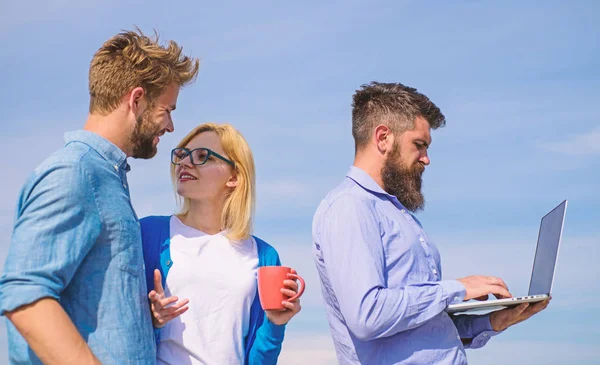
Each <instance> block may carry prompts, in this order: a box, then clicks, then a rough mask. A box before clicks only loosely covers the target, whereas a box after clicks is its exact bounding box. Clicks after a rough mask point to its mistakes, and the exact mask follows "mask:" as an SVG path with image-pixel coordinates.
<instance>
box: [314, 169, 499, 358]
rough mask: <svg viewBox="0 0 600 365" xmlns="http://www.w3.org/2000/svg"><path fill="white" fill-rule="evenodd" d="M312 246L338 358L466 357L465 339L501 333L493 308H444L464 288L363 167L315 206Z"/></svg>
mask: <svg viewBox="0 0 600 365" xmlns="http://www.w3.org/2000/svg"><path fill="white" fill-rule="evenodd" d="M313 250H314V254H315V263H316V266H317V270H318V271H319V275H320V279H321V289H322V294H323V297H324V300H325V304H326V307H327V317H328V320H329V325H330V329H331V333H332V336H333V342H334V345H335V349H336V353H337V357H338V361H339V363H340V364H369V365H383V364H440V365H445V364H466V363H467V358H466V354H465V349H464V346H463V343H462V341H461V338H462V339H470V341H469V343H470V345H469V347H470V348H478V347H482V346H483V345H485V344H486V343H487V341H488V340H489V338H490V337H491V336H493V335H495V334H496V333H495V332H494V331H493V330H492V328H491V324H490V319H489V315H485V316H464V315H463V316H456V317H453V316H450V315H448V314H447V313H446V312H445V311H444V310H445V308H446V307H447V306H448V305H449V304H451V303H457V302H461V301H463V300H464V296H465V287H464V286H463V285H462V284H461V283H460V282H458V281H457V280H442V267H441V263H440V254H439V251H438V250H437V248H436V246H435V245H434V244H433V243H432V242H431V241H430V239H429V238H428V237H427V234H426V233H425V231H424V230H423V228H422V226H421V224H420V223H419V221H418V220H417V219H416V218H415V217H414V216H413V215H411V214H410V212H408V211H407V210H406V208H404V206H402V204H401V203H400V202H399V201H398V199H397V198H396V197H395V196H393V195H390V194H387V193H386V192H385V191H384V190H383V189H382V188H381V187H380V186H379V185H378V184H377V183H376V182H375V181H374V180H373V179H372V178H371V177H370V176H369V175H368V174H367V173H365V172H364V171H362V170H361V169H359V168H357V167H351V168H350V171H349V172H348V174H347V176H346V178H345V180H344V181H343V182H342V183H341V184H340V185H339V186H338V187H336V188H335V189H334V190H333V191H331V192H330V193H329V194H328V195H327V197H326V198H325V199H324V200H323V201H322V202H321V204H320V206H319V208H318V209H317V212H316V214H315V217H314V221H313Z"/></svg>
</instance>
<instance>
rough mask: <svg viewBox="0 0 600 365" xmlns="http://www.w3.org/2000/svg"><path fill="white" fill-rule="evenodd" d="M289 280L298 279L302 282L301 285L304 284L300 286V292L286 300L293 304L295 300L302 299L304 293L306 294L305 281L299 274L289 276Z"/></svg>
mask: <svg viewBox="0 0 600 365" xmlns="http://www.w3.org/2000/svg"><path fill="white" fill-rule="evenodd" d="M287 276H288V279H297V280H300V284H302V285H301V286H300V290H299V291H298V292H297V293H296V295H294V296H293V297H291V298H289V299H286V302H293V301H294V300H296V299H298V298H300V297H301V296H302V293H304V288H305V286H304V279H302V276H300V275H297V274H287Z"/></svg>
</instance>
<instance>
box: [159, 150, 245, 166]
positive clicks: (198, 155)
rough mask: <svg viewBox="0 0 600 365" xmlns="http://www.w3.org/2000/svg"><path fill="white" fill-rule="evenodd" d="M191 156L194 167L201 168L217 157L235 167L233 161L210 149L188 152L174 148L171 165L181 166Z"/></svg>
mask: <svg viewBox="0 0 600 365" xmlns="http://www.w3.org/2000/svg"><path fill="white" fill-rule="evenodd" d="M188 156H190V162H191V163H192V165H195V166H199V165H204V164H205V163H206V161H208V158H209V157H210V156H215V157H216V158H218V159H221V160H223V161H225V162H227V163H228V164H230V165H231V167H235V164H234V163H233V161H231V160H228V159H226V158H225V157H223V156H221V155H219V154H218V153H216V152H215V151H213V150H210V149H208V148H194V149H193V150H191V151H190V150H188V149H187V148H183V147H182V148H174V149H173V150H172V151H171V163H172V164H173V165H179V164H181V162H182V161H183V160H185V158H186V157H188Z"/></svg>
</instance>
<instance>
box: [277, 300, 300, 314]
mask: <svg viewBox="0 0 600 365" xmlns="http://www.w3.org/2000/svg"><path fill="white" fill-rule="evenodd" d="M281 305H283V307H284V308H285V309H289V310H291V311H292V312H294V313H298V312H300V309H302V307H301V306H300V300H298V299H297V300H295V301H294V302H288V301H285V300H284V301H283V302H281Z"/></svg>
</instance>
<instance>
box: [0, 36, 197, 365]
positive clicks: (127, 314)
mask: <svg viewBox="0 0 600 365" xmlns="http://www.w3.org/2000/svg"><path fill="white" fill-rule="evenodd" d="M198 66H199V61H198V60H197V59H192V58H190V57H187V56H184V55H182V49H181V47H180V46H178V45H177V44H176V43H175V42H173V41H171V42H169V43H168V45H167V46H162V45H160V44H159V43H158V37H155V38H154V39H151V38H149V37H147V36H145V35H144V34H143V33H142V32H141V31H139V30H136V31H127V32H122V33H120V34H117V35H116V36H114V37H112V38H111V39H109V40H108V41H107V42H106V43H104V45H102V47H101V48H100V49H99V50H98V51H97V52H96V54H95V55H94V57H93V59H92V62H91V65H90V72H89V92H90V109H89V116H88V119H87V122H86V124H85V127H84V129H83V130H80V131H75V132H69V133H67V134H66V135H65V140H66V144H65V146H64V147H63V148H61V149H60V150H58V151H57V152H55V153H53V154H52V155H50V157H48V158H47V159H46V160H45V161H44V162H42V164H41V165H40V166H38V167H37V168H36V169H35V171H34V172H33V174H31V176H30V177H29V178H28V180H27V181H26V182H25V184H24V186H23V187H22V189H21V192H20V196H19V200H18V203H17V212H16V218H15V223H14V230H13V234H12V239H11V244H10V250H9V253H8V258H7V260H6V265H5V267H4V273H3V275H2V277H1V278H0V314H2V315H4V316H6V317H7V318H8V319H9V321H8V341H9V351H10V354H9V361H10V363H11V364H40V363H44V364H61V365H64V364H77V365H82V364H119V365H121V364H153V363H154V361H155V356H156V355H155V343H154V336H153V328H152V322H151V318H150V312H149V308H148V300H147V297H146V282H145V276H144V268H143V255H142V245H141V234H140V229H139V225H138V221H137V216H136V214H135V211H134V210H133V207H132V205H131V201H130V194H129V185H128V184H127V177H126V174H127V172H128V171H129V165H128V164H127V158H128V157H133V158H144V159H148V158H151V157H153V156H154V155H155V154H156V151H157V144H158V142H159V138H160V136H162V135H163V134H164V133H166V132H173V128H174V127H173V120H172V119H171V113H172V112H173V110H175V105H176V102H177V96H178V94H179V89H180V88H181V87H182V86H184V85H186V84H188V83H191V82H192V81H194V79H195V78H196V75H197V73H198Z"/></svg>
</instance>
